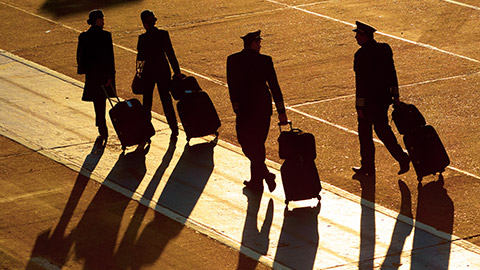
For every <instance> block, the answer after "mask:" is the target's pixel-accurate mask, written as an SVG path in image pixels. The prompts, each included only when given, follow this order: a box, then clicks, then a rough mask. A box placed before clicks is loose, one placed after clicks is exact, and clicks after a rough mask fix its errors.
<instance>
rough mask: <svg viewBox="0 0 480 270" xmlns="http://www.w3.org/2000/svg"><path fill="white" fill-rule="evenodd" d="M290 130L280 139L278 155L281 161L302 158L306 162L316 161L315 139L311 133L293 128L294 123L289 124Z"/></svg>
mask: <svg viewBox="0 0 480 270" xmlns="http://www.w3.org/2000/svg"><path fill="white" fill-rule="evenodd" d="M288 124H289V125H290V130H288V131H282V126H281V125H280V123H279V124H278V126H279V128H280V136H279V137H278V154H279V156H280V158H281V159H288V158H292V157H295V156H300V157H302V158H303V159H305V160H314V159H315V158H316V157H317V151H316V146H315V137H314V136H313V134H311V133H306V132H303V131H302V130H300V129H298V128H292V122H290V121H289V122H288Z"/></svg>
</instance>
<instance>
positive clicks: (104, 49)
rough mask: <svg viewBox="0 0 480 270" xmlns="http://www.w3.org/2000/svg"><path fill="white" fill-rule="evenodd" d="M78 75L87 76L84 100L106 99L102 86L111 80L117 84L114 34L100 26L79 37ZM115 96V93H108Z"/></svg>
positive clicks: (93, 27) (91, 28)
mask: <svg viewBox="0 0 480 270" xmlns="http://www.w3.org/2000/svg"><path fill="white" fill-rule="evenodd" d="M77 64H78V70H77V73H78V74H85V87H84V89H83V95H82V100H83V101H94V100H98V99H105V94H104V91H103V89H102V88H101V86H102V85H105V84H106V83H107V81H108V80H109V79H111V80H112V83H115V82H114V81H115V61H114V56H113V43H112V34H111V33H110V32H108V31H104V30H103V29H102V28H101V27H99V26H92V27H90V28H89V29H88V30H87V31H86V32H83V33H81V34H80V35H79V37H78V47H77ZM108 94H109V96H113V95H114V94H113V93H108Z"/></svg>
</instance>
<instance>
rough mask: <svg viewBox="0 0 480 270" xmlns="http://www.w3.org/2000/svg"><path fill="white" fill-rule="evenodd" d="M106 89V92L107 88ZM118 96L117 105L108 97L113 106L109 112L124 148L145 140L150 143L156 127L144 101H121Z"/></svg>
mask: <svg viewBox="0 0 480 270" xmlns="http://www.w3.org/2000/svg"><path fill="white" fill-rule="evenodd" d="M104 91H105V92H106V90H105V88H104ZM113 91H115V90H113ZM116 98H117V103H116V104H115V105H114V104H113V103H112V100H111V99H110V98H108V101H109V102H110V105H111V106H112V108H111V109H110V111H109V112H108V113H109V115H110V119H111V120H112V124H113V127H114V129H115V132H116V133H117V135H118V138H119V140H120V143H121V144H122V149H123V150H125V149H126V148H127V147H128V146H132V145H136V144H141V143H144V142H147V143H149V142H150V138H151V137H152V136H153V135H155V128H154V127H153V125H152V122H151V120H150V117H149V115H148V113H147V111H146V110H145V108H144V107H143V105H142V103H140V101H139V100H138V99H129V100H125V101H120V99H119V98H118V96H116Z"/></svg>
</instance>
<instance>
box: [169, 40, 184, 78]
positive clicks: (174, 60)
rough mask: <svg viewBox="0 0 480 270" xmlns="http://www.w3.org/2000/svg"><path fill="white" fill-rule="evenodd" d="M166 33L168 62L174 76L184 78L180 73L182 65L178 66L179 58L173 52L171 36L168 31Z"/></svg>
mask: <svg viewBox="0 0 480 270" xmlns="http://www.w3.org/2000/svg"><path fill="white" fill-rule="evenodd" d="M165 33H166V42H167V44H166V54H167V57H168V62H170V66H171V67H172V70H173V74H174V76H178V77H180V76H182V75H181V72H180V65H179V64H178V60H177V57H176V56H175V51H174V50H173V45H172V41H171V40H170V35H169V34H168V32H167V31H165Z"/></svg>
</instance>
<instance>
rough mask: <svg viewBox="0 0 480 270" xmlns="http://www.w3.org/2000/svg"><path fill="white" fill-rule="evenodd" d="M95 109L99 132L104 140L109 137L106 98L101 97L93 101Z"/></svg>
mask: <svg viewBox="0 0 480 270" xmlns="http://www.w3.org/2000/svg"><path fill="white" fill-rule="evenodd" d="M93 108H94V110H95V125H96V126H97V127H98V133H99V135H100V137H102V138H103V139H104V140H105V139H107V137H108V129H107V121H106V119H105V111H106V99H105V98H103V99H102V98H99V99H96V100H94V101H93Z"/></svg>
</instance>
